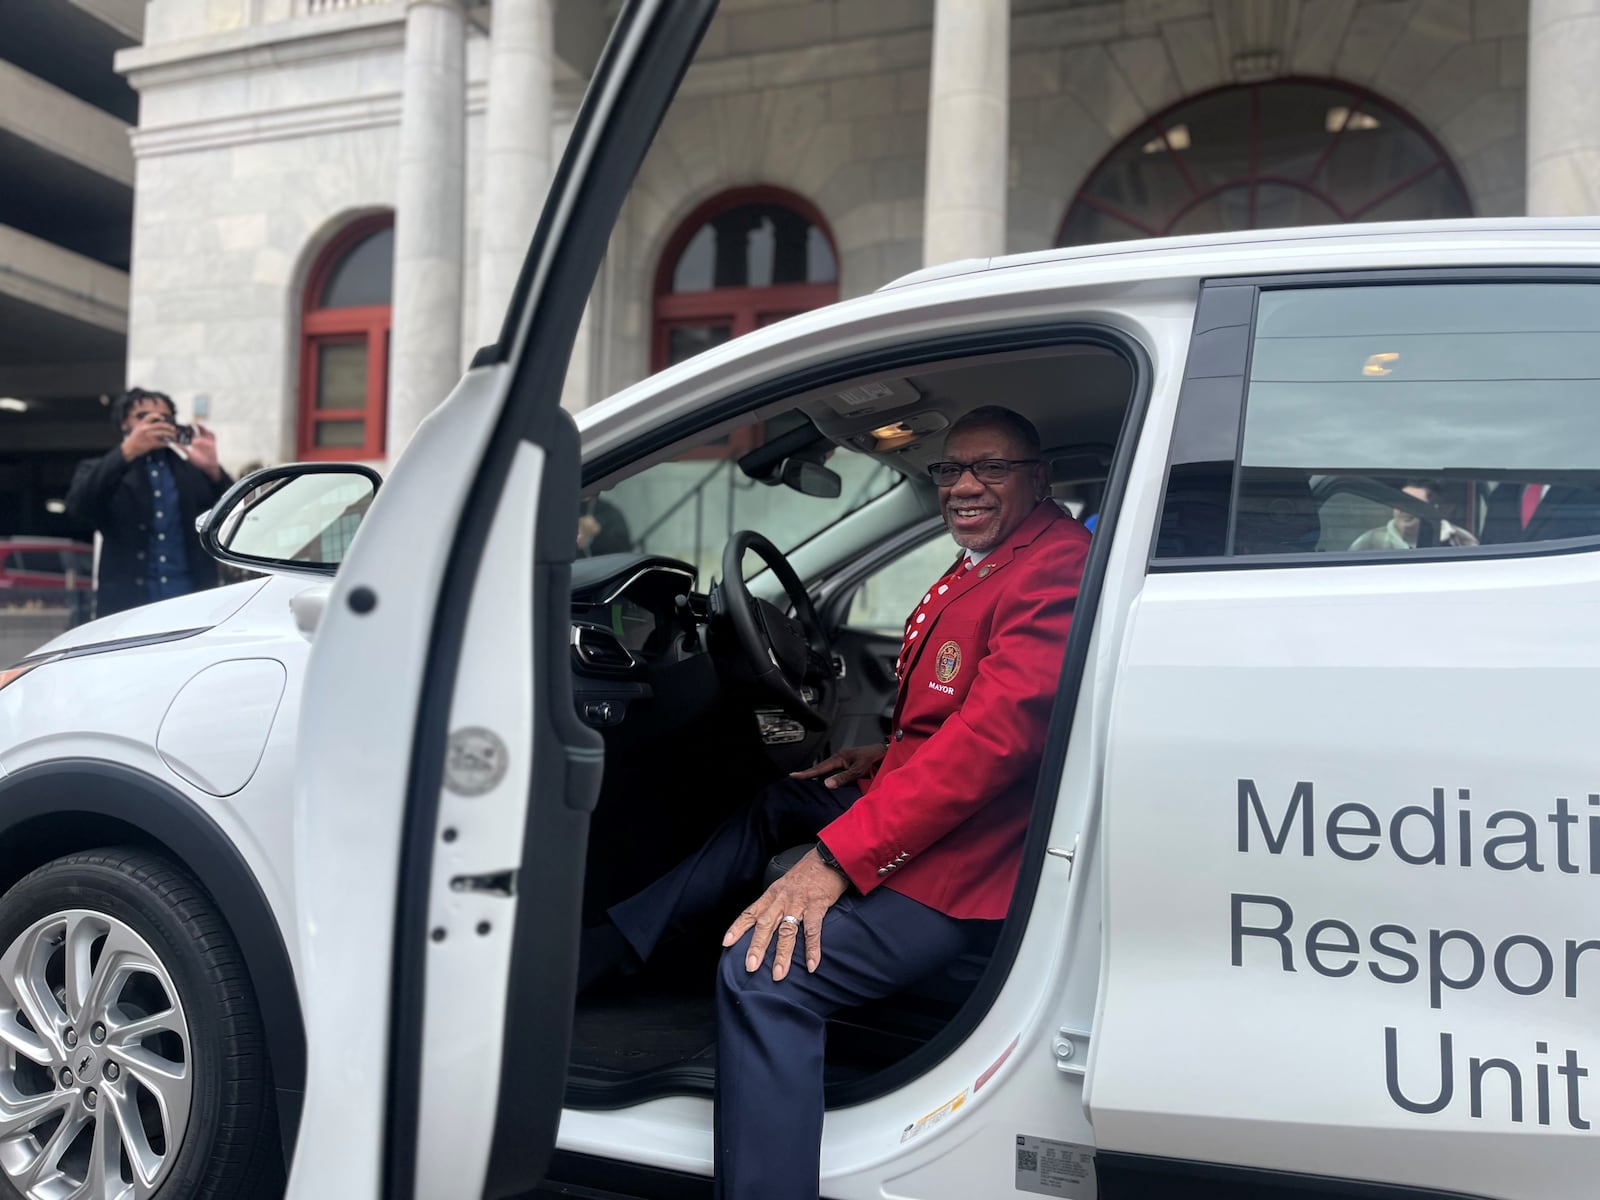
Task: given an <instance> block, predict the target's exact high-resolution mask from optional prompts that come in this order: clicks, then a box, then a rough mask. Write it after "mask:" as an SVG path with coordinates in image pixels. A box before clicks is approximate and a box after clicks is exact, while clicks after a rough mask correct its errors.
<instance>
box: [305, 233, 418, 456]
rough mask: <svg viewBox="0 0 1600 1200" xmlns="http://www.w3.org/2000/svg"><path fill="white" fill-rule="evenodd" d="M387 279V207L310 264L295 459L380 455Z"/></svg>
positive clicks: (390, 271)
mask: <svg viewBox="0 0 1600 1200" xmlns="http://www.w3.org/2000/svg"><path fill="white" fill-rule="evenodd" d="M393 278H394V217H393V215H392V214H388V213H384V214H379V215H376V216H371V217H363V218H362V219H361V220H359V221H355V222H353V223H352V224H350V225H349V226H348V227H347V228H345V229H343V230H341V231H340V233H339V234H338V236H337V237H335V238H334V239H333V240H332V241H331V242H329V243H328V246H327V248H326V249H325V250H323V252H322V254H321V255H320V256H319V257H318V258H317V261H316V263H315V264H314V265H313V266H312V269H311V274H310V276H309V277H308V278H307V280H306V291H305V300H304V304H303V306H302V309H301V311H302V317H301V323H300V404H299V410H300V412H299V422H298V428H297V431H296V435H295V443H296V453H297V455H298V456H299V457H300V458H302V459H362V458H382V457H383V448H384V432H385V428H384V427H385V425H386V423H387V422H386V415H387V406H388V394H389V324H390V297H391V293H392V285H393Z"/></svg>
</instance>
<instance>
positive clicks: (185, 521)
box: [67, 445, 233, 617]
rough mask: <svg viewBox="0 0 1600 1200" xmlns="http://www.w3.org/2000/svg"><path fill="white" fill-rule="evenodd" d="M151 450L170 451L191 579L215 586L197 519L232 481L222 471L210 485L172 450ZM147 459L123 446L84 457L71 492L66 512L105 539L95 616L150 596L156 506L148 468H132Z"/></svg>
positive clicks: (201, 585)
mask: <svg viewBox="0 0 1600 1200" xmlns="http://www.w3.org/2000/svg"><path fill="white" fill-rule="evenodd" d="M152 453H155V454H167V455H171V461H170V462H169V463H168V464H167V465H168V466H169V467H170V468H171V469H172V478H173V481H174V483H175V484H176V485H177V488H178V512H179V514H180V518H181V519H180V521H179V524H180V526H181V528H182V532H183V545H184V550H185V552H186V555H187V557H188V560H189V573H190V578H191V579H192V580H193V581H194V586H195V587H196V588H197V589H199V588H208V587H215V586H216V583H217V564H216V563H215V562H213V561H212V558H211V556H210V555H209V554H207V553H206V552H205V551H204V550H202V549H201V548H200V535H199V534H198V533H196V532H195V528H194V523H195V518H196V517H198V516H199V515H200V514H201V513H203V512H205V511H206V510H207V509H209V508H210V507H211V506H212V505H213V504H215V503H216V502H217V500H218V498H220V497H221V495H222V493H223V492H225V491H227V490H228V488H229V487H230V486H232V484H233V480H232V479H231V478H229V476H228V473H227V472H226V471H224V472H223V473H222V474H221V476H219V477H218V479H217V481H216V482H215V483H212V482H211V480H210V479H208V478H206V473H205V472H204V471H202V470H201V469H200V468H199V467H196V466H194V465H193V464H192V463H189V462H186V461H184V460H183V459H181V458H179V457H178V456H177V455H176V454H173V453H172V452H171V451H170V450H156V451H152ZM143 461H144V460H143V458H142V457H141V458H136V459H134V460H133V462H128V461H127V460H126V459H124V458H123V457H122V447H121V446H120V445H118V446H113V447H112V448H111V449H110V450H108V451H107V452H106V453H105V454H102V455H101V456H100V457H99V458H86V459H84V460H83V461H82V462H81V463H79V464H78V469H77V470H76V471H75V472H74V473H73V476H72V487H71V489H70V490H69V491H68V492H67V512H68V514H69V515H71V516H72V517H73V518H74V519H76V520H78V521H81V522H82V523H83V524H85V525H89V526H93V527H94V529H96V530H97V531H98V532H99V533H100V536H101V538H102V539H104V540H103V543H102V545H101V548H100V575H99V583H98V591H97V594H96V599H95V614H96V615H97V616H101V617H104V616H109V615H110V614H111V613H114V612H121V611H122V610H123V609H125V608H133V607H134V606H136V605H139V604H144V603H145V602H146V601H147V600H148V599H149V596H148V593H147V592H146V589H145V571H146V562H145V558H146V555H147V553H148V549H149V544H150V522H151V519H152V518H153V516H154V514H155V506H154V502H153V497H152V496H151V495H150V481H149V479H148V478H147V472H145V471H136V470H134V469H133V468H134V467H136V466H139V465H140V464H142V463H143Z"/></svg>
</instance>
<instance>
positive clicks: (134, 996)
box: [0, 847, 283, 1200]
mask: <svg viewBox="0 0 1600 1200" xmlns="http://www.w3.org/2000/svg"><path fill="white" fill-rule="evenodd" d="M282 1174H283V1171H282V1160H281V1155H280V1151H279V1147H278V1140H277V1118H276V1108H275V1106H274V1104H273V1102H272V1086H271V1072H270V1069H269V1064H268V1061H267V1055H266V1047H265V1041H264V1038H263V1035H262V1029H261V1017H260V1012H259V1009H258V1007H257V1005H256V1001H255V996H254V994H253V993H252V992H251V989H250V984H249V975H248V972H247V971H246V969H245V964H244V961H243V958H242V956H241V955H240V953H239V948H238V945H237V943H236V942H235V941H234V939H233V935H232V933H231V932H230V931H229V929H228V927H227V924H226V922H224V921H223V919H222V915H221V914H220V913H219V912H218V911H217V908H216V905H215V904H214V903H212V901H211V898H210V897H209V896H208V895H207V894H206V893H205V891H204V890H203V889H202V888H201V887H200V885H199V884H197V883H196V882H195V881H194V879H193V878H191V877H190V876H189V875H188V874H187V873H185V872H184V871H182V870H181V869H179V868H178V867H176V866H175V865H173V864H172V863H171V862H169V861H168V860H166V859H164V858H161V857H159V856H157V855H154V854H151V853H149V852H147V851H144V850H137V849H131V848H125V847H124V848H116V849H106V850H94V851H87V852H84V853H79V854H72V855H69V856H67V857H65V858H60V859H57V860H56V861H54V862H52V863H48V864H46V865H45V866H43V867H40V868H39V869H38V870H36V871H34V872H33V873H32V874H30V875H28V876H27V877H26V878H24V879H23V880H21V881H20V882H19V883H18V884H16V886H15V887H13V888H12V889H11V890H10V891H9V892H7V893H6V894H5V895H4V897H0V1179H3V1182H0V1195H5V1196H10V1197H17V1196H20V1197H25V1198H26V1200H58V1198H60V1200H65V1198H67V1197H71V1198H72V1200H143V1198H145V1197H150V1196H154V1195H156V1194H157V1193H159V1196H160V1197H161V1200H202V1198H210V1197H224V1196H229V1197H233V1196H268V1195H272V1194H276V1193H279V1192H281V1190H282Z"/></svg>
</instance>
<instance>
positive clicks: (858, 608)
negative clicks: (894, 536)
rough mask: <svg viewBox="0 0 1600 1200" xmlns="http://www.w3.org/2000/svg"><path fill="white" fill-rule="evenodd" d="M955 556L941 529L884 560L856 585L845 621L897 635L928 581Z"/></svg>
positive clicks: (854, 626) (855, 626) (851, 625)
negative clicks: (904, 550)
mask: <svg viewBox="0 0 1600 1200" xmlns="http://www.w3.org/2000/svg"><path fill="white" fill-rule="evenodd" d="M955 557H956V545H955V543H954V542H952V541H951V540H950V538H949V536H948V535H947V534H945V533H944V532H943V531H942V530H941V531H940V532H939V533H937V534H935V535H934V536H933V537H932V538H930V539H928V540H927V541H925V542H923V543H922V544H921V545H919V546H917V547H916V548H915V549H912V550H909V551H907V552H906V553H905V554H902V555H901V556H900V557H899V558H896V559H894V560H892V561H890V562H886V563H884V564H883V565H882V566H880V567H878V568H877V570H875V571H873V572H872V574H870V575H868V576H867V577H866V578H865V579H863V580H862V581H861V583H860V584H859V585H857V587H856V591H855V595H854V596H852V597H851V598H850V611H849V614H848V615H847V616H846V617H845V624H846V625H847V626H848V627H849V628H851V629H856V630H860V631H861V632H863V633H881V634H883V635H885V636H889V637H899V636H900V635H901V633H902V632H904V630H905V623H906V618H907V617H908V616H909V615H910V614H911V611H912V609H914V608H915V607H916V606H917V601H919V600H921V599H922V596H923V593H924V591H925V589H926V588H927V586H928V581H929V580H930V579H938V578H939V576H941V575H943V574H944V573H945V572H946V571H947V570H948V569H949V567H950V564H951V563H952V562H954V561H955Z"/></svg>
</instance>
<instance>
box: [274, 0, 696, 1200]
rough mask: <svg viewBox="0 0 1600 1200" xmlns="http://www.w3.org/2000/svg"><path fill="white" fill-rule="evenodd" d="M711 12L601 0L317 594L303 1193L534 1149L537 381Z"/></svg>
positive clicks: (557, 1048)
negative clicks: (500, 272) (533, 161)
mask: <svg viewBox="0 0 1600 1200" xmlns="http://www.w3.org/2000/svg"><path fill="white" fill-rule="evenodd" d="M714 9H715V0H630V2H629V3H628V4H626V5H625V6H624V8H623V11H622V14H621V16H620V17H619V18H618V21H617V25H616V28H615V29H614V30H613V33H612V36H611V39H610V41H609V43H608V44H607V46H606V49H605V51H604V53H603V54H602V56H601V59H600V63H599V66H598V68H597V70H596V73H595V76H594V79H593V81H592V82H591V84H590V86H589V90H588V94H587V96H586V97H585V100H584V103H583V107H582V109H581V110H580V112H579V115H578V119H577V123H576V125H575V127H574V129H573V132H572V136H571V140H570V141H569V143H568V145H567V149H566V152H565V155H564V156H563V159H562V162H561V165H560V168H559V170H558V171H557V173H556V177H555V180H554V183H553V184H552V186H551V189H550V194H549V197H548V199H547V201H546V204H545V208H544V214H543V216H542V218H541V219H540V222H539V226H538V230H537V232H536V233H535V235H534V238H533V243H532V246H531V247H530V249H529V253H528V258H527V261H526V262H525V263H524V265H523V270H522V275H521V278H520V280H519V281H518V284H517V289H516V292H515V294H514V296H513V299H512V303H511V307H510V311H509V313H508V315H507V318H506V323H505V326H504V329H503V331H502V333H501V337H500V340H499V342H498V343H496V344H495V345H494V346H491V347H488V348H486V349H484V350H482V351H480V352H479V354H478V356H477V358H476V359H475V360H474V362H473V365H472V368H471V369H470V370H469V371H468V373H467V375H466V376H465V377H464V378H463V380H462V382H461V384H460V385H459V386H458V387H457V388H456V390H455V392H454V393H453V394H452V395H451V397H450V398H449V400H448V401H447V402H446V403H445V404H444V405H443V406H441V408H440V409H438V410H437V411H436V412H435V413H434V414H433V415H432V416H431V417H430V418H429V419H428V420H427V421H426V422H424V423H423V425H422V427H421V429H419V430H418V432H417V434H416V437H415V439H414V440H413V441H412V443H411V445H410V446H409V447H408V449H407V450H406V453H405V455H404V457H403V458H402V459H401V460H400V462H399V463H398V464H397V465H396V467H395V469H394V471H393V473H392V474H391V476H390V478H389V480H388V481H387V482H386V483H385V485H384V488H383V492H382V494H381V497H380V498H379V499H378V500H377V501H376V502H375V503H374V504H373V506H372V509H371V511H370V513H369V514H368V516H367V518H366V520H365V522H364V523H363V525H362V529H361V532H360V536H359V537H358V538H357V539H356V543H355V545H354V546H353V547H352V548H351V552H350V554H349V556H348V557H347V558H346V559H345V562H344V565H343V568H342V571H341V574H340V576H339V578H338V581H337V584H336V586H335V588H334V592H333V595H332V596H331V597H330V601H329V606H328V612H327V615H326V617H325V619H324V622H323V624H322V626H321V628H320V629H319V632H318V636H317V642H316V646H315V649H314V650H313V653H312V656H311V661H310V666H309V670H308V677H307V679H306V685H305V697H306V699H305V703H304V705H303V708H302V710H301V717H300V733H299V745H300V748H301V756H300V759H299V762H298V765H297V776H296V788H295V793H296V794H295V804H296V819H297V835H296V837H297V844H296V854H295V862H296V891H297V895H298V898H299V904H300V910H299V913H298V920H299V935H300V949H301V972H302V979H301V987H302V994H303V996H304V999H305V1012H306V1015H307V1024H308V1029H307V1044H308V1051H309V1061H308V1072H307V1094H306V1099H305V1109H304V1115H303V1119H302V1122H301V1133H300V1137H299V1142H298V1146H297V1150H296V1154H295V1161H294V1164H293V1168H292V1172H291V1178H290V1191H289V1194H290V1195H291V1196H293V1197H298V1198H301V1200H309V1198H311V1197H315V1198H317V1200H326V1198H327V1197H330V1196H338V1197H340V1200H361V1198H365V1197H377V1196H382V1197H385V1198H386V1200H413V1198H417V1200H434V1198H437V1197H452V1198H457V1197H459V1198H463V1200H464V1198H466V1197H479V1196H483V1197H498V1196H509V1195H515V1194H517V1193H519V1192H523V1191H526V1190H527V1189H529V1188H531V1187H532V1186H534V1185H535V1184H536V1183H537V1182H538V1180H539V1179H540V1177H541V1176H542V1174H543V1172H544V1170H545V1167H546V1165H547V1163H548V1160H549V1156H550V1154H551V1151H552V1149H553V1146H554V1142H555V1135H556V1127H557V1123H558V1121H559V1119H560V1110H561V1095H562V1089H563V1085H564V1082H565V1075H566V1063H567V1040H568V1034H569V1026H570V1023H571V1015H572V1012H571V1010H572V993H573V986H574V972H575V966H576V959H577V935H578V923H579V902H580V893H581V888H582V881H583V862H584V851H585V840H586V836H587V829H588V818H589V810H590V808H591V807H592V806H593V804H594V801H595V798H596V796H597V794H598V789H599V782H600V771H601V765H602V764H601V750H600V742H599V738H598V736H597V735H596V734H594V733H593V732H592V731H591V730H589V729H588V728H587V727H585V726H583V725H582V724H581V723H580V722H579V721H578V720H577V717H576V714H575V711H574V708H573V703H572V690H571V679H570V670H569V666H570V660H569V657H568V655H569V649H568V646H567V641H568V636H569V630H570V623H569V622H570V617H569V609H570V599H569V575H570V564H571V561H572V558H573V555H574V551H575V544H576V530H577V521H578V490H579V467H580V464H579V447H578V439H577V432H576V427H575V426H574V425H573V423H572V421H571V419H570V417H568V416H567V414H565V413H564V412H563V411H562V410H561V407H560V403H559V401H560V393H561V385H562V381H563V377H564V375H565V372H566V367H567V362H568V359H569V357H570V355H571V351H572V345H573V341H574V338H575V336H576V333H577V328H578V321H579V317H580V316H581V314H582V311H583V306H584V303H585V300H586V299H587V297H588V295H589V291H590V288H591V286H592V284H593V282H594V278H595V275H596V272H597V270H598V268H599V264H600V260H601V257H602V255H603V254H604V252H605V248H606V244H607V240H608V239H609V237H610V234H611V229H612V225H613V223H614V222H615V220H616V217H617V214H618V211H619V210H620V208H621V206H622V203H623V200H624V198H625V196H626V194H627V191H628V189H629V187H630V186H631V184H632V181H633V178H634V175H635V172H636V171H637V169H638V166H639V163H640V162H641V160H642V159H643V157H644V154H645V151H646V150H647V148H648V147H649V144H650V141H651V139H652V137H653V136H654V133H655V130H656V129H657V127H658V126H659V124H660V122H661V119H662V116H663V114H664V113H665V111H666V108H667V105H668V104H669V103H670V101H671V99H672V96H673V94H674V92H675V91H676V89H677V85H678V82H679V81H680V79H681V78H682V76H683V73H684V71H685V69H686V68H687V66H688V63H689V61H690V59H691V58H692V56H693V54H694V51H695V48H696V47H697V46H698V44H699V41H700V37H701V35H702V34H703V32H704V30H705V27H706V25H707V24H708V22H709V21H710V18H711V14H712V11H713V10H714Z"/></svg>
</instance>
